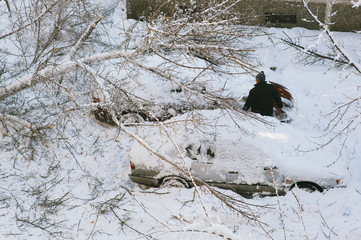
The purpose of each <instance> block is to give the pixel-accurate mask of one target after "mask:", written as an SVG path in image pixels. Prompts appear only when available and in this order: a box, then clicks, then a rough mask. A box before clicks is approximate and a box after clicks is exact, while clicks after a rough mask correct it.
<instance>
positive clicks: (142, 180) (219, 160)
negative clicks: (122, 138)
mask: <svg viewBox="0 0 361 240" xmlns="http://www.w3.org/2000/svg"><path fill="white" fill-rule="evenodd" d="M198 113H201V114H202V115H203V116H206V118H207V119H211V122H212V123H213V125H207V132H204V130H202V131H201V130H198V128H195V127H192V126H187V125H182V124H180V123H179V122H181V120H182V117H179V118H178V119H177V121H174V122H175V123H176V125H173V126H172V127H169V128H165V126H169V125H170V124H171V123H172V121H171V120H170V121H169V122H166V124H163V125H162V126H163V127H162V128H158V127H149V128H142V130H140V131H141V132H139V135H140V136H141V137H142V138H143V139H144V140H145V142H142V141H135V142H134V143H133V145H132V148H131V151H130V166H131V173H130V174H129V177H130V179H131V180H132V181H133V182H135V183H138V184H140V185H143V186H149V187H163V186H181V187H186V188H191V187H193V186H194V185H202V184H204V183H205V184H208V185H210V186H213V187H218V188H223V189H230V190H233V191H235V192H237V193H239V194H241V195H243V196H245V197H250V196H254V195H260V196H267V195H268V196H269V195H271V196H272V195H284V194H286V193H287V191H289V190H290V189H292V188H293V187H295V186H297V187H298V188H303V189H307V190H309V191H320V192H322V191H323V190H324V189H327V188H332V187H336V186H340V181H341V176H342V174H341V172H342V171H340V168H339V167H334V166H333V168H331V167H326V165H327V161H326V162H325V161H317V162H316V161H314V160H315V159H320V157H321V156H323V157H325V158H326V159H327V158H328V157H329V156H330V155H327V153H330V152H329V151H328V152H327V151H326V153H325V152H321V153H317V152H316V153H309V152H307V153H306V152H298V151H295V149H294V148H293V146H294V145H295V144H299V143H300V140H301V139H302V137H301V136H302V134H301V133H298V132H297V131H295V130H294V129H293V128H292V127H291V126H289V124H282V123H279V122H278V125H277V126H276V127H272V128H270V127H269V126H267V125H265V124H263V123H254V122H253V123H251V122H250V121H249V120H245V119H242V118H238V119H236V118H235V117H234V116H232V117H230V116H229V115H227V114H224V113H223V112H222V111H221V110H213V111H209V110H206V111H199V112H198ZM183 120H184V119H183ZM267 120H268V118H267ZM269 120H270V121H272V118H269ZM275 121H276V120H275ZM215 123H216V124H215ZM239 126H243V127H245V128H246V129H250V131H249V132H247V133H245V134H242V133H240V129H239ZM144 146H147V147H144ZM154 153H156V154H154ZM325 154H326V155H325Z"/></svg>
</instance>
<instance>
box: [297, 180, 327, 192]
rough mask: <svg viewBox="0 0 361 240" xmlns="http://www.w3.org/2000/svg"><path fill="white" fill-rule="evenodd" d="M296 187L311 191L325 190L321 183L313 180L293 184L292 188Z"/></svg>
mask: <svg viewBox="0 0 361 240" xmlns="http://www.w3.org/2000/svg"><path fill="white" fill-rule="evenodd" d="M294 187H297V188H299V189H302V190H305V191H307V192H310V193H312V192H315V191H318V192H323V189H322V188H321V187H320V186H319V185H317V184H316V183H313V182H298V183H295V184H294V185H292V187H291V189H292V188H294Z"/></svg>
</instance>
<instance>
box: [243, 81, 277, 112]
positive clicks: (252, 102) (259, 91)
mask: <svg viewBox="0 0 361 240" xmlns="http://www.w3.org/2000/svg"><path fill="white" fill-rule="evenodd" d="M273 101H275V102H276V104H277V106H278V107H279V108H282V107H283V104H282V101H281V97H280V95H279V93H278V91H277V89H276V88H275V87H274V86H273V85H271V84H268V83H266V82H259V83H257V84H255V85H254V88H252V89H251V90H250V91H249V95H248V98H247V101H246V104H245V105H244V107H243V110H245V111H247V110H248V109H249V108H251V111H252V112H254V113H260V114H261V115H263V116H272V115H273Z"/></svg>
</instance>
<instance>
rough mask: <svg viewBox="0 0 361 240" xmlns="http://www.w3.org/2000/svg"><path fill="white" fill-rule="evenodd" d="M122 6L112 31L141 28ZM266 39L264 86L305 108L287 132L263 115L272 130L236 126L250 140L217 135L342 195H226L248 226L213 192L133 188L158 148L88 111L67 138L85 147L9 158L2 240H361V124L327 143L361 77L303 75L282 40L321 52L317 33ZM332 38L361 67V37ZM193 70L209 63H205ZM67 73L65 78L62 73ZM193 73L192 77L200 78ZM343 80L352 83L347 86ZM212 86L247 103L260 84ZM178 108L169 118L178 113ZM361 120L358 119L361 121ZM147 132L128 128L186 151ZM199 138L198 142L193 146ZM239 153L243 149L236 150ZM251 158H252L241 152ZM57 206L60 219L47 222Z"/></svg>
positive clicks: (2, 168)
mask: <svg viewBox="0 0 361 240" xmlns="http://www.w3.org/2000/svg"><path fill="white" fill-rule="evenodd" d="M116 2H117V1H114V0H113V1H112V0H108V1H99V4H104V6H105V5H107V6H110V5H112V4H115V3H116ZM353 2H354V6H355V7H357V6H359V5H360V2H356V1H353ZM122 4H124V3H123V2H121V4H119V6H118V7H117V11H119V12H123V14H114V15H113V16H114V19H113V21H114V22H113V23H114V24H115V25H119V26H123V24H126V25H127V24H129V25H131V24H132V23H133V21H132V20H129V21H127V20H125V19H124V9H125V6H124V5H122ZM119 31H120V30H119V28H118V29H117V28H114V29H113V30H112V31H111V34H110V35H111V37H112V38H113V40H114V39H117V38H119ZM265 31H267V32H268V33H270V34H272V35H271V36H272V41H270V39H269V37H268V36H259V37H258V38H257V39H254V40H253V41H254V43H256V44H257V45H259V46H260V47H259V48H257V50H256V53H255V54H256V55H257V56H258V57H259V58H260V61H261V63H262V69H260V70H264V72H265V74H266V76H267V79H266V80H269V81H273V82H276V83H280V84H282V85H284V86H286V87H287V88H288V89H289V90H290V91H291V92H292V93H293V95H294V98H295V103H296V106H295V108H294V109H293V110H291V111H289V112H288V115H289V116H290V117H291V118H292V122H291V123H289V124H284V123H280V122H278V121H277V120H276V119H273V118H268V117H266V119H267V120H268V121H270V122H271V123H272V125H271V126H268V125H264V124H262V123H256V122H254V121H255V120H252V119H248V120H244V119H238V121H239V122H240V123H242V126H243V127H244V128H245V129H247V131H248V133H247V135H246V136H245V135H242V134H243V133H241V132H240V131H235V128H230V130H229V131H224V129H226V128H222V127H218V126H217V127H215V126H213V127H210V130H212V129H213V130H214V129H216V130H215V131H217V133H218V137H227V136H229V139H230V140H232V141H231V142H232V143H233V144H234V143H239V142H240V141H245V142H247V143H251V144H252V146H256V147H257V149H262V151H263V153H262V154H261V155H262V156H264V157H265V158H266V159H267V161H269V162H267V164H269V165H272V163H273V162H277V164H280V165H282V167H284V168H286V169H288V170H289V171H294V173H295V174H297V173H302V174H303V175H304V174H309V176H315V177H319V178H322V177H324V176H321V175H320V173H321V172H322V171H319V169H323V170H325V169H330V171H329V172H328V174H334V175H341V176H344V179H343V184H344V185H345V187H343V188H334V189H329V190H327V191H325V192H323V193H318V192H315V193H308V192H304V191H302V190H299V189H295V190H294V191H293V192H289V193H287V195H285V196H279V197H265V198H254V199H243V198H241V197H240V196H239V195H237V194H235V193H234V192H232V191H228V190H219V189H218V190H219V191H220V192H221V193H225V194H227V195H229V196H232V197H233V198H234V199H237V200H239V201H241V202H243V201H245V202H246V203H249V204H251V205H249V206H247V207H246V206H244V205H242V204H240V205H238V206H239V209H241V210H243V211H245V212H247V213H249V214H250V215H251V216H253V217H254V218H255V219H256V220H250V219H247V218H245V217H243V216H242V214H240V213H239V212H235V211H232V210H231V209H229V208H228V207H227V206H226V205H225V204H224V203H222V202H221V201H219V199H218V198H216V197H215V196H214V195H211V194H209V193H208V192H207V191H206V190H204V189H200V191H198V192H197V194H196V193H195V189H194V188H192V189H178V188H163V189H152V188H151V189H146V190H144V189H142V188H140V187H139V186H137V185H136V184H134V183H132V182H131V181H130V180H129V177H128V174H129V173H130V167H129V159H130V158H131V157H132V158H134V159H144V160H145V161H147V160H148V157H149V159H150V156H151V154H150V153H149V151H148V150H146V149H145V148H143V147H142V146H140V144H138V143H137V142H136V140H134V139H131V138H129V137H127V136H125V135H123V134H119V129H116V128H114V127H110V126H104V125H101V124H99V123H98V122H96V121H95V120H94V119H93V118H92V117H91V116H90V114H86V113H83V114H81V115H79V118H78V119H74V122H75V123H76V124H74V125H76V127H75V126H74V125H72V124H71V123H69V125H67V128H66V129H65V131H68V132H69V133H71V132H76V131H80V132H81V133H82V136H85V137H83V138H77V137H76V134H74V138H69V139H67V141H68V142H67V143H63V145H61V146H52V145H50V144H49V145H48V148H47V149H45V150H44V152H45V153H44V156H41V157H39V160H35V161H30V162H27V161H22V160H18V161H17V160H15V161H9V159H11V156H12V155H13V154H16V151H15V150H13V151H5V149H3V150H0V159H1V160H0V179H1V186H0V216H1V221H0V238H1V239H101V240H103V239H104V240H106V239H164V240H165V239H232V240H235V239H237V240H238V239H350V240H357V239H361V219H360V217H359V215H360V213H361V205H360V201H361V187H360V183H361V164H360V162H359V161H360V159H361V141H360V140H359V139H360V137H359V136H360V133H361V131H360V126H357V125H356V124H357V123H356V122H355V123H353V125H351V126H350V127H354V130H353V131H351V132H349V133H348V135H347V136H345V135H338V133H339V131H340V130H341V129H340V128H339V127H337V128H335V129H332V131H331V135H325V131H324V129H327V127H328V124H329V121H330V116H329V115H328V114H329V113H332V111H333V109H334V107H335V105H334V104H335V103H336V104H338V103H343V102H345V101H348V98H350V99H352V98H359V97H360V82H359V79H360V76H359V75H355V74H350V72H351V70H350V69H346V70H343V72H340V70H337V69H335V68H330V65H328V64H314V65H306V66H305V65H303V64H302V62H298V61H297V57H296V53H295V52H294V50H292V49H290V48H287V47H286V46H285V45H283V44H282V43H281V42H280V41H279V40H278V38H280V37H283V36H284V35H283V32H286V33H287V34H288V35H289V36H295V35H296V34H297V33H299V32H302V33H303V35H304V36H307V37H305V38H304V39H303V40H304V41H307V42H306V44H309V46H313V44H314V43H315V41H316V40H317V37H318V34H319V33H320V32H319V31H314V30H306V29H302V28H293V29H276V28H270V29H265ZM334 37H335V38H336V39H337V40H338V42H339V43H342V44H343V49H344V50H345V51H347V52H348V53H349V54H352V59H354V62H355V59H360V55H361V50H360V45H361V39H360V37H359V34H356V33H334ZM318 44H321V43H320V42H318ZM132 53H133V51H132V50H128V51H115V52H113V53H112V54H107V53H104V54H99V55H95V56H94V57H93V58H91V59H88V60H89V61H97V60H98V59H104V58H114V57H115V56H116V55H128V54H132ZM144 59H145V60H146V61H148V62H149V66H152V67H154V66H157V64H158V63H159V61H160V59H159V58H158V57H155V56H147V57H145V58H144ZM85 60H87V59H85ZM183 60H184V59H183ZM75 64H76V63H74V62H65V63H63V65H61V66H63V67H64V68H68V67H73V66H74V65H75ZM194 64H195V65H197V64H203V63H202V62H201V61H198V60H197V61H195V62H194ZM355 64H360V63H355ZM274 66H276V67H277V70H275V71H273V70H271V69H270V67H274ZM64 68H59V69H57V70H58V71H62V69H64ZM49 71H50V70H49ZM44 72H47V71H44ZM115 72H117V71H115ZM121 74H122V73H119V75H121ZM187 74H189V76H192V74H191V73H187ZM345 76H348V77H347V79H346V80H344V77H345ZM25 80H26V81H25ZM141 80H142V85H141V87H142V88H145V89H148V91H147V95H145V96H142V97H145V98H148V99H159V96H160V95H161V96H163V98H162V100H164V101H166V102H172V101H173V102H176V100H177V98H176V97H174V95H164V94H165V93H166V92H169V91H168V90H169V89H171V88H172V87H173V86H171V84H170V83H167V85H164V84H163V83H162V82H159V81H156V79H155V77H152V76H145V77H144V78H142V79H141ZM213 80H214V81H213V82H212V84H214V85H216V84H219V85H220V86H221V87H223V86H224V81H225V80H227V84H226V85H227V88H228V89H229V91H230V92H231V93H232V94H233V95H234V96H238V97H239V98H241V97H243V96H246V95H247V94H248V91H249V89H250V88H252V86H253V84H254V78H252V77H250V76H249V75H238V76H237V77H235V78H227V79H224V80H222V77H221V76H214V79H213ZM30 81H31V77H30V75H29V76H28V75H25V77H24V82H27V83H29V82H30ZM19 84H20V83H15V85H14V86H15V87H19ZM165 89H168V90H167V91H166V90H165ZM1 91H4V90H3V89H1V90H0V93H1ZM139 93H140V92H139ZM357 107H358V108H359V106H357V105H356V106H354V107H353V108H350V109H349V114H348V115H346V116H345V120H343V121H345V122H346V121H347V119H348V118H350V117H352V116H354V115H356V114H358V113H359V109H357ZM169 111H170V112H172V110H171V109H170V110H169ZM221 114H222V113H221V112H220V111H204V112H202V115H203V117H206V118H207V119H209V120H210V122H214V120H212V119H213V118H217V116H218V115H221ZM0 116H1V115H0ZM331 116H332V115H331ZM182 117H184V116H179V118H180V119H182ZM173 120H174V119H173ZM170 121H172V120H170ZM359 122H360V120H358V124H359ZM217 123H218V124H219V126H223V125H226V124H228V125H233V124H234V123H233V122H232V121H230V119H229V118H227V117H223V118H221V119H218V122H217ZM233 127H234V126H233ZM149 129H151V128H140V127H134V128H132V129H131V130H132V131H135V132H137V134H138V135H139V136H144V137H147V138H146V139H148V141H149V142H147V143H145V142H144V144H147V146H149V147H154V146H158V145H157V144H159V142H160V141H163V142H164V143H165V144H164V145H162V146H161V147H160V148H157V149H155V150H158V151H160V152H161V153H164V155H165V156H168V157H172V156H176V155H177V154H179V153H178V152H177V151H175V150H174V149H170V148H168V147H167V146H169V139H168V138H167V137H166V133H165V132H154V131H153V130H149ZM180 129H181V128H179V129H176V128H174V129H172V130H169V131H171V134H172V135H173V136H175V137H174V139H175V141H176V142H177V143H178V144H179V146H180V147H182V146H183V145H185V144H186V143H188V142H186V141H184V138H183V136H182V135H181V134H179V135H178V136H179V139H177V131H178V132H179V131H180ZM220 129H223V130H220ZM86 136H88V137H89V138H86ZM91 136H97V138H93V137H91ZM333 136H335V139H334V140H333V141H332V142H331V143H330V144H328V145H326V146H325V147H323V148H320V145H322V144H324V143H327V142H329V140H330V138H331V137H333ZM212 137H213V136H209V139H208V140H209V141H211V139H212ZM242 138H243V140H241V139H242ZM3 139H4V140H3ZM138 140H139V141H142V140H141V139H138ZM198 140H199V139H197V138H195V139H193V141H194V142H197V141H198ZM237 140H239V142H237ZM1 141H5V136H2V137H1ZM77 141H82V146H85V147H84V148H80V147H77V146H78V145H77V144H76V142H77ZM167 144H168V145H167ZM182 144H183V145H182ZM59 145H60V144H59ZM236 146H237V145H234V148H235V149H236ZM162 147H163V149H162ZM44 148H45V147H44ZM69 149H71V151H69ZM243 150H245V149H239V151H243ZM220 151H223V152H224V157H225V158H226V156H230V155H232V154H235V152H227V149H221V150H220ZM129 153H131V156H130V154H129ZM226 153H227V154H229V155H227V154H226ZM257 153H259V152H257V151H255V153H254V154H257ZM249 160H250V159H249ZM185 161H186V162H187V163H189V162H190V159H189V158H185ZM148 163H149V162H148ZM181 164H183V162H182V163H181ZM235 164H236V163H235ZM248 164H252V163H251V162H249V163H248ZM310 166H312V169H310ZM252 176H253V177H257V176H256V175H254V173H253V174H252V173H250V175H248V176H247V177H248V180H249V181H251V182H257V181H258V180H257V179H251V178H252ZM35 186H36V187H37V188H35ZM39 203H42V204H43V205H41V204H39ZM58 203H63V204H58ZM41 206H43V207H41ZM47 206H48V207H47ZM49 206H51V207H49ZM49 209H51V210H52V211H53V212H50V213H49ZM39 219H40V220H39ZM38 226H42V227H38ZM56 232H60V233H59V234H56Z"/></svg>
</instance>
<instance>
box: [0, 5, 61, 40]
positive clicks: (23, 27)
mask: <svg viewBox="0 0 361 240" xmlns="http://www.w3.org/2000/svg"><path fill="white" fill-rule="evenodd" d="M61 1H63V0H57V1H55V2H54V3H53V4H51V5H50V7H48V8H47V9H46V10H45V11H44V12H43V13H42V14H40V15H39V16H37V17H35V19H34V20H33V21H31V22H29V23H27V24H25V25H23V26H21V27H19V28H17V29H15V30H13V31H11V32H9V33H6V34H4V35H2V36H0V39H3V38H6V37H8V36H10V35H12V34H14V33H17V32H19V31H21V30H23V29H25V28H27V27H29V26H30V25H32V24H34V23H36V22H37V21H39V20H40V19H41V18H42V17H44V15H45V14H47V13H48V12H50V11H51V9H53V8H54V7H55V6H56V5H57V4H58V3H59V2H61ZM6 3H7V1H6Z"/></svg>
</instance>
